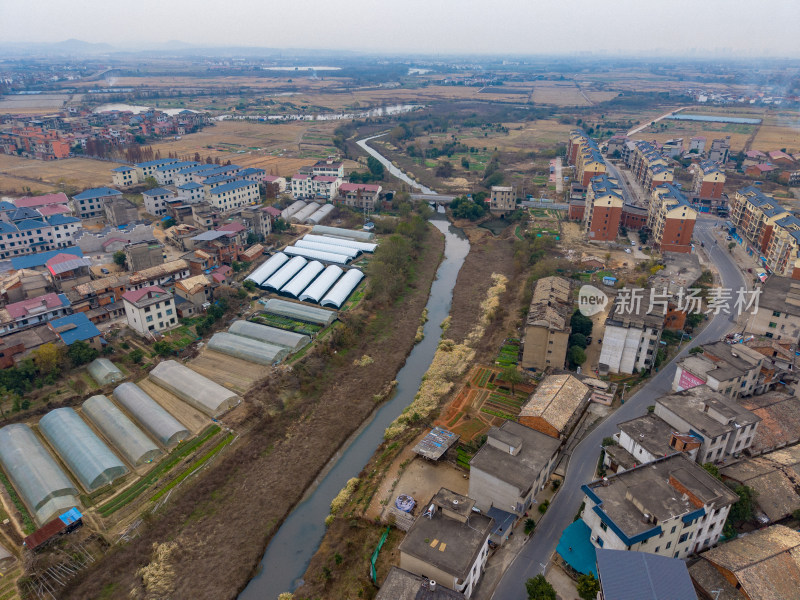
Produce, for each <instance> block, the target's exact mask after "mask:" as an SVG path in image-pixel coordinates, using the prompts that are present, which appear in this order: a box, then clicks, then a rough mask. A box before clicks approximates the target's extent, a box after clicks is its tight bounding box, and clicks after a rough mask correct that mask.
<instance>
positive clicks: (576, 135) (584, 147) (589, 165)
mask: <svg viewBox="0 0 800 600" xmlns="http://www.w3.org/2000/svg"><path fill="white" fill-rule="evenodd" d="M567 161H568V162H569V164H572V165H575V181H576V182H578V183H579V184H580V185H582V186H584V187H585V186H587V185H589V181H590V180H591V179H592V177H596V176H598V175H603V174H604V173H605V172H606V162H605V159H603V155H602V154H601V153H600V149H599V148H598V147H597V143H596V142H595V141H594V140H593V139H592V138H590V137H589V136H588V135H586V132H585V131H583V130H582V129H575V130H573V131H572V132H570V137H569V141H568V144H567Z"/></svg>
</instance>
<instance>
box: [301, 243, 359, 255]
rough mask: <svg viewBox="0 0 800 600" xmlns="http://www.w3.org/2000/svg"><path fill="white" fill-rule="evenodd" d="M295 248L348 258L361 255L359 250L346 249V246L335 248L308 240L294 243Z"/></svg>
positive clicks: (334, 246) (331, 245)
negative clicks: (342, 255) (341, 255)
mask: <svg viewBox="0 0 800 600" xmlns="http://www.w3.org/2000/svg"><path fill="white" fill-rule="evenodd" d="M294 246H295V248H310V249H311V250H319V251H320V252H330V253H331V254H344V255H345V256H349V257H350V258H355V257H356V256H358V255H359V254H361V250H357V249H356V248H347V247H346V246H336V245H334V244H328V243H325V242H309V241H308V240H298V241H296V242H295V243H294Z"/></svg>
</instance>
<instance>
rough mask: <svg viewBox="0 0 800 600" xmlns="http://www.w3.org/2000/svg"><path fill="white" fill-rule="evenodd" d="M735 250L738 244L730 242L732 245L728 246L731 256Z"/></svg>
mask: <svg viewBox="0 0 800 600" xmlns="http://www.w3.org/2000/svg"><path fill="white" fill-rule="evenodd" d="M734 248H736V242H730V243H729V244H728V252H730V253H731V254H733V249H734Z"/></svg>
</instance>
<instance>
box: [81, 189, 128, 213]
mask: <svg viewBox="0 0 800 600" xmlns="http://www.w3.org/2000/svg"><path fill="white" fill-rule="evenodd" d="M121 197H122V192H120V191H119V190H115V189H112V188H108V187H101V188H92V189H89V190H84V191H82V192H81V193H80V194H76V195H75V196H73V197H72V214H74V215H75V216H77V217H79V218H81V219H96V218H99V217H103V216H104V211H103V205H104V204H105V202H106V200H111V199H113V198H121Z"/></svg>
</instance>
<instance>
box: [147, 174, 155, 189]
mask: <svg viewBox="0 0 800 600" xmlns="http://www.w3.org/2000/svg"><path fill="white" fill-rule="evenodd" d="M144 185H145V187H146V188H147V189H148V190H152V189H153V188H157V187H158V181H156V178H155V177H153V176H152V175H151V176H150V177H147V178H145V180H144Z"/></svg>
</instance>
